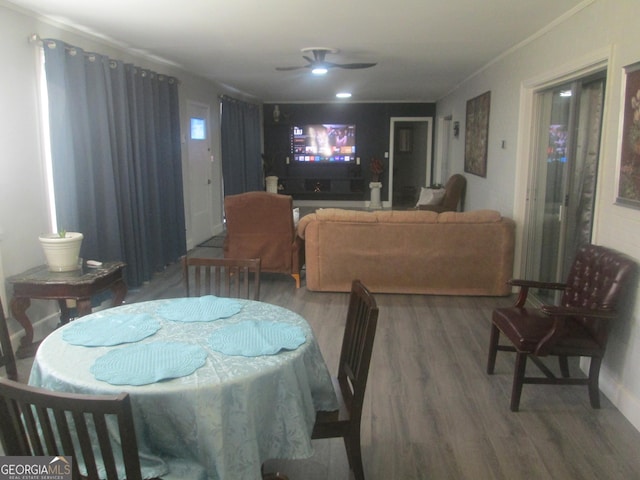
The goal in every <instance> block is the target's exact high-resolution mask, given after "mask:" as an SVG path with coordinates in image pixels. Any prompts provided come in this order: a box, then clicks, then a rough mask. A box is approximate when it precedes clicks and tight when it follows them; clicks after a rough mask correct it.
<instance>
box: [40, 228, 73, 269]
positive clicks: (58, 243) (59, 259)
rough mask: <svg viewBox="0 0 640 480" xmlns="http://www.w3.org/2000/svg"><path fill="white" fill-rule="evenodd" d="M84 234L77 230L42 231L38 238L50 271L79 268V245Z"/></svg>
mask: <svg viewBox="0 0 640 480" xmlns="http://www.w3.org/2000/svg"><path fill="white" fill-rule="evenodd" d="M83 238H84V236H83V235H82V234H81V233H78V232H66V234H65V236H64V237H61V236H60V235H58V234H57V233H44V234H42V235H40V237H39V240H40V244H41V245H42V249H43V250H44V255H45V257H46V258H47V265H48V266H49V270H50V271H52V272H71V271H73V270H78V269H79V268H80V262H79V258H80V247H81V246H82V239H83Z"/></svg>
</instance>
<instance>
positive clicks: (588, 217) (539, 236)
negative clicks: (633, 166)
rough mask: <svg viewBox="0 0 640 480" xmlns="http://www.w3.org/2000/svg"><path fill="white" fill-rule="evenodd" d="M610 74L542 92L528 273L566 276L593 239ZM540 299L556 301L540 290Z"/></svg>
mask: <svg viewBox="0 0 640 480" xmlns="http://www.w3.org/2000/svg"><path fill="white" fill-rule="evenodd" d="M604 89H605V77H604V73H602V74H598V75H596V76H591V77H589V78H584V79H580V80H576V81H573V82H571V83H567V84H564V85H559V86H556V87H553V88H550V89H548V90H545V91H542V92H540V93H539V94H538V95H537V99H536V102H537V105H536V106H537V112H538V122H537V125H538V127H537V132H536V135H535V137H536V139H537V141H536V153H535V159H534V161H535V165H534V176H533V178H534V182H533V186H532V189H531V192H532V193H533V195H532V196H531V200H532V204H531V209H530V215H529V225H528V226H529V242H528V244H529V245H530V248H528V249H527V262H526V275H527V278H532V279H540V280H542V281H547V282H555V281H562V280H564V278H565V277H566V274H567V272H568V269H569V266H570V265H571V262H572V261H573V258H574V256H575V253H576V251H577V249H578V248H579V247H580V246H581V245H583V244H585V243H589V242H590V241H591V230H592V226H593V209H594V204H595V192H596V180H597V171H598V156H599V151H600V134H601V130H602V108H603V103H604ZM538 298H539V300H540V301H543V302H547V301H552V300H553V298H552V297H551V294H550V293H549V292H539V293H538Z"/></svg>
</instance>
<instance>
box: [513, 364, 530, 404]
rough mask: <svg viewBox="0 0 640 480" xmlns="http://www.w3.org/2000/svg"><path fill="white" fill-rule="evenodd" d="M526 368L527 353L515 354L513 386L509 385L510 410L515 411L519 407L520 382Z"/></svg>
mask: <svg viewBox="0 0 640 480" xmlns="http://www.w3.org/2000/svg"><path fill="white" fill-rule="evenodd" d="M526 368H527V354H526V353H521V352H518V353H517V354H516V366H515V370H514V372H513V386H512V387H511V411H512V412H517V411H518V409H519V408H520V396H521V395H522V383H523V380H524V372H525V370H526Z"/></svg>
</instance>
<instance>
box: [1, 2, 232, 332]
mask: <svg viewBox="0 0 640 480" xmlns="http://www.w3.org/2000/svg"><path fill="white" fill-rule="evenodd" d="M31 34H37V35H39V36H40V38H48V37H51V38H57V39H61V40H64V41H66V42H68V43H70V44H73V45H76V46H79V47H81V48H83V49H85V50H88V51H96V52H99V53H102V54H106V55H109V56H111V57H112V58H115V59H120V60H123V61H128V62H132V63H135V64H137V65H139V66H141V67H144V68H149V69H153V70H155V71H157V72H159V73H164V74H167V75H173V76H175V77H177V78H178V79H179V80H180V87H179V96H180V112H181V126H182V132H183V133H184V134H187V133H188V132H189V128H188V118H187V115H186V112H187V108H186V103H187V100H192V101H196V102H199V103H203V104H208V105H210V111H211V119H210V125H211V131H212V134H213V143H212V149H213V152H214V155H215V158H217V159H218V161H217V162H216V163H215V164H214V168H215V170H216V171H215V172H214V177H213V178H214V179H216V180H217V181H218V182H221V179H222V175H221V173H220V171H221V169H220V162H219V159H220V135H219V130H220V121H219V117H220V115H219V102H218V95H219V94H221V93H224V90H223V89H222V88H220V87H219V86H218V85H216V84H214V83H212V82H209V81H207V80H204V79H202V78H199V77H196V76H194V75H192V74H189V73H187V72H185V71H183V70H181V69H180V68H179V67H178V66H175V65H170V64H168V63H162V62H160V61H157V60H156V61H154V60H151V59H149V58H145V57H143V56H140V55H136V54H132V53H130V52H126V51H124V50H122V49H120V48H118V47H117V46H114V45H110V44H107V43H106V42H104V41H100V40H97V39H95V38H92V37H90V36H88V35H85V34H82V33H79V32H72V31H70V30H65V29H63V28H62V27H60V26H56V25H53V24H51V23H47V22H44V21H41V20H38V19H37V18H35V17H34V16H31V15H30V14H29V13H28V12H24V11H21V10H18V9H16V8H15V7H14V6H12V5H9V4H6V3H4V2H3V1H2V0H0V60H1V61H2V75H0V105H1V106H2V108H1V109H0V192H1V195H2V197H1V201H0V260H1V261H2V262H3V263H2V265H0V273H1V272H4V275H5V276H7V277H8V276H10V275H14V274H17V273H20V272H21V271H23V270H25V269H27V268H30V267H33V266H36V265H40V264H42V263H44V255H43V253H42V251H41V248H40V245H39V243H38V234H39V233H42V232H45V231H48V230H49V220H48V213H47V200H46V195H45V192H46V189H45V177H44V168H43V163H42V156H41V142H40V132H39V124H40V122H39V106H38V105H39V103H38V102H39V100H38V90H37V88H38V87H37V83H38V82H37V78H36V72H37V69H36V65H37V50H38V49H37V48H36V46H34V45H33V44H31V43H29V41H28V38H29V37H30V35H31ZM236 96H237V95H236ZM186 158H187V157H186V149H184V148H183V169H185V171H184V178H189V175H188V172H187V171H186V169H187V168H188V165H187V162H186V161H185V159H186ZM216 190H217V192H218V193H219V194H218V195H214V221H215V223H216V225H220V226H222V196H221V192H222V187H221V184H218V185H216ZM188 195H189V190H188V185H185V206H186V207H187V212H186V217H187V238H190V231H189V229H190V218H189V211H188V205H189V201H188ZM220 228H221V227H220ZM6 293H7V296H8V297H9V298H10V296H11V292H10V288H8V291H7V292H6ZM53 304H54V302H34V303H33V305H32V307H31V308H30V309H29V311H28V313H29V316H30V318H31V320H32V321H37V320H38V319H39V318H42V317H44V316H45V315H48V314H50V313H52V312H53V307H54V305H53ZM7 307H8V305H6V304H5V311H6V310H7ZM9 327H10V329H11V331H18V330H20V327H19V326H18V325H17V323H16V322H14V321H13V320H10V325H9Z"/></svg>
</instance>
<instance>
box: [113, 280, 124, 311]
mask: <svg viewBox="0 0 640 480" xmlns="http://www.w3.org/2000/svg"><path fill="white" fill-rule="evenodd" d="M111 291H112V292H113V303H112V305H111V306H112V307H117V306H118V305H122V302H124V297H126V296H127V284H126V283H124V280H122V279H120V280H118V281H117V282H116V283H114V284H113V286H112V287H111Z"/></svg>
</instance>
